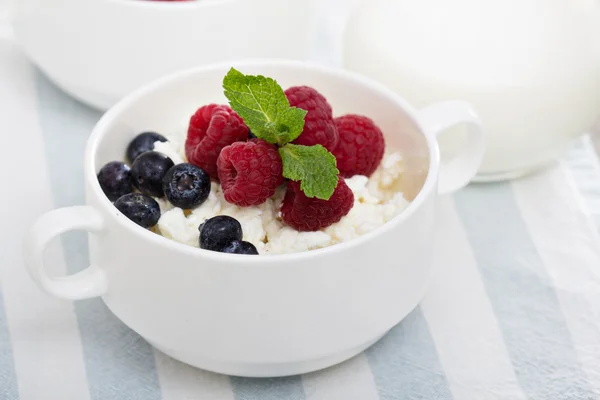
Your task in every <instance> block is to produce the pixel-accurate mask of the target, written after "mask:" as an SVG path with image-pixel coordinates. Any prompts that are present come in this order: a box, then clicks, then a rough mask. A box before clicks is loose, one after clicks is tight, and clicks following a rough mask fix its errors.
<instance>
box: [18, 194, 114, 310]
mask: <svg viewBox="0 0 600 400" xmlns="http://www.w3.org/2000/svg"><path fill="white" fill-rule="evenodd" d="M104 229H105V228H104V219H103V218H102V216H101V215H100V213H99V212H98V211H96V210H95V209H94V208H92V207H89V206H75V207H66V208H59V209H56V210H52V211H49V212H47V213H46V214H44V215H42V216H41V217H40V218H39V219H38V220H37V221H36V222H35V223H34V224H33V226H32V227H31V229H30V231H29V233H28V234H27V236H26V237H25V242H24V245H23V256H24V259H25V265H26V266H27V268H28V270H29V273H30V275H31V276H32V278H33V280H34V281H35V282H36V283H37V285H38V286H39V287H40V288H41V289H42V290H43V291H45V292H46V293H48V294H50V295H52V296H56V297H58V298H61V299H68V300H79V299H89V298H92V297H97V296H102V295H103V294H104V293H106V290H107V286H108V285H107V280H106V274H105V272H104V271H103V270H102V269H100V268H98V267H94V266H89V267H88V268H86V269H84V270H82V271H80V272H78V273H76V274H73V275H70V276H66V277H58V278H51V277H50V276H48V274H46V272H45V270H44V260H43V255H44V250H45V249H46V247H47V246H48V243H50V241H52V239H54V238H56V237H57V236H60V235H62V234H63V233H66V232H69V231H73V230H84V231H88V232H102V231H104Z"/></svg>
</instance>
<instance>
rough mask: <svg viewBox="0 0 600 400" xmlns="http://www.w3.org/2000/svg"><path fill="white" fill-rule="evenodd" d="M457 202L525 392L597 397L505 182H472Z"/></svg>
mask: <svg viewBox="0 0 600 400" xmlns="http://www.w3.org/2000/svg"><path fill="white" fill-rule="evenodd" d="M455 200H456V201H455V204H456V209H457V211H458V213H459V215H460V218H461V220H462V222H463V224H464V226H465V228H466V231H467V235H468V238H469V242H470V243H471V247H472V249H473V252H474V255H475V259H476V261H477V264H478V267H479V271H480V273H481V276H482V280H483V283H484V286H485V288H486V292H487V294H488V296H489V299H490V302H491V304H492V307H493V309H494V312H495V314H496V317H497V319H498V324H499V326H500V330H501V332H502V335H503V337H504V340H505V342H506V346H507V349H508V353H509V356H510V358H511V361H512V364H513V367H514V369H515V374H516V376H517V379H518V381H519V383H520V385H521V387H522V389H523V391H524V392H525V394H526V395H527V396H528V397H529V398H531V399H536V400H537V399H540V400H545V399H548V400H550V399H551V400H574V399H586V400H587V399H593V398H595V396H594V395H593V392H592V391H591V389H590V387H589V384H588V382H587V380H586V379H587V378H586V375H585V374H584V372H583V371H582V369H581V366H580V364H579V362H578V360H577V354H576V352H575V348H574V346H573V342H572V339H571V335H570V333H569V331H568V328H567V324H566V321H565V317H564V315H563V313H562V310H561V307H560V304H559V300H558V297H557V295H556V292H555V291H554V288H553V283H552V281H551V279H550V277H549V275H548V273H547V271H546V270H545V268H544V264H543V262H542V260H541V258H540V256H539V254H538V252H537V250H536V248H535V246H534V244H533V241H532V239H531V237H530V235H529V232H528V230H527V227H526V225H525V222H524V220H523V218H522V217H521V214H520V211H519V208H518V205H517V203H516V201H515V198H514V195H513V191H512V187H511V185H510V183H499V184H487V185H472V186H469V187H467V188H466V189H464V190H462V191H460V192H459V193H457V194H456V195H455Z"/></svg>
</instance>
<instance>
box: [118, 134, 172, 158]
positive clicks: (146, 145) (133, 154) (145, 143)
mask: <svg viewBox="0 0 600 400" xmlns="http://www.w3.org/2000/svg"><path fill="white" fill-rule="evenodd" d="M157 141H161V142H166V141H167V138H165V137H164V136H163V135H160V134H158V133H156V132H144V133H140V134H139V135H137V136H136V137H135V138H134V139H133V140H132V141H131V143H129V146H127V159H128V160H129V162H130V163H133V162H134V161H135V159H136V158H137V157H138V156H139V155H140V154H142V153H145V152H147V151H152V150H154V142H157Z"/></svg>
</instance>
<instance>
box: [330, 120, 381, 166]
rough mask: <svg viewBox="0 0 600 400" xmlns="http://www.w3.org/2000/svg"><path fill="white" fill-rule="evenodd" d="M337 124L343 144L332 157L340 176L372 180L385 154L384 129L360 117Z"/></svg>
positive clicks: (339, 142)
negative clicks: (363, 177) (370, 178)
mask: <svg viewBox="0 0 600 400" xmlns="http://www.w3.org/2000/svg"><path fill="white" fill-rule="evenodd" d="M334 121H335V125H336V127H337V130H338V133H339V135H340V140H339V141H338V145H337V147H336V148H335V149H334V150H333V151H332V153H333V155H334V156H335V158H336V160H337V167H338V169H339V170H340V174H341V175H342V176H343V177H344V178H350V177H352V176H354V175H365V176H371V174H372V173H373V172H375V170H376V169H377V167H378V166H379V163H380V162H381V159H382V158H383V152H384V150H385V140H384V138H383V133H381V129H379V128H378V127H377V125H375V123H374V122H373V121H372V120H371V119H370V118H367V117H363V116H361V115H355V114H348V115H344V116H342V117H339V118H336V119H335V120H334Z"/></svg>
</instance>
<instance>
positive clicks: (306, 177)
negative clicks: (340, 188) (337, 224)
mask: <svg viewBox="0 0 600 400" xmlns="http://www.w3.org/2000/svg"><path fill="white" fill-rule="evenodd" d="M279 155H280V156H281V161H282V162H283V176H284V177H286V178H288V179H291V180H293V181H301V182H300V190H302V191H303V192H304V194H305V195H306V196H307V197H316V198H318V199H322V200H329V198H330V197H331V195H332V194H333V192H334V190H335V188H336V186H337V183H338V175H339V173H340V171H338V169H337V167H336V160H335V156H334V155H333V154H331V153H330V152H328V151H327V149H326V148H325V147H323V146H321V145H320V144H317V145H314V146H301V145H298V144H287V145H285V146H284V147H282V148H280V149H279Z"/></svg>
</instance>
